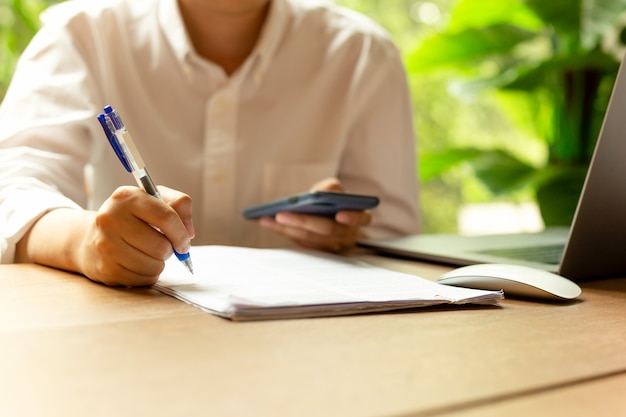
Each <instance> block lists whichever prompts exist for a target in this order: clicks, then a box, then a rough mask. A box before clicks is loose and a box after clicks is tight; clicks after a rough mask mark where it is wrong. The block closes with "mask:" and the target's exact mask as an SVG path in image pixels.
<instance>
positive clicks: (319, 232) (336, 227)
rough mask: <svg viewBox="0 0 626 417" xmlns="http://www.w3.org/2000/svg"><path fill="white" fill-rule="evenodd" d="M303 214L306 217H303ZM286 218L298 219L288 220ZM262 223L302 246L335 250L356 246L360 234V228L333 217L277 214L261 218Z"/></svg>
mask: <svg viewBox="0 0 626 417" xmlns="http://www.w3.org/2000/svg"><path fill="white" fill-rule="evenodd" d="M302 216H304V217H305V218H304V219H303V218H302ZM307 217H311V219H308V220H310V222H309V223H307V222H306V220H307V219H306V218H307ZM286 219H290V220H296V219H297V220H298V221H286ZM281 220H282V223H281V222H280V221H281ZM303 220H304V222H303ZM261 225H262V226H263V227H265V228H268V229H271V230H273V231H275V232H277V233H280V234H282V235H284V236H286V237H288V238H290V239H291V240H293V241H296V242H297V243H298V244H300V245H301V246H304V247H307V248H314V249H321V250H330V251H334V252H336V251H339V250H341V249H343V248H346V247H352V246H354V245H355V243H356V239H357V237H358V236H359V229H358V228H354V227H348V226H345V225H340V224H338V223H335V222H334V221H332V219H328V218H323V217H319V216H306V215H293V216H292V215H291V214H290V215H289V216H287V215H285V216H278V215H277V216H276V218H271V217H264V218H262V219H261ZM312 225H314V226H312Z"/></svg>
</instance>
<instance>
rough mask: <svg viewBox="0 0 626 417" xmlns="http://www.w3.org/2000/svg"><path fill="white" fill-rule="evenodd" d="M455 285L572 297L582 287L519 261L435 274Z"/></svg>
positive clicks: (520, 294)
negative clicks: (513, 263) (440, 274)
mask: <svg viewBox="0 0 626 417" xmlns="http://www.w3.org/2000/svg"><path fill="white" fill-rule="evenodd" d="M437 282H438V283H440V284H446V285H455V286H457V287H467V288H477V289H483V290H493V291H497V290H502V291H504V295H505V296H507V295H511V296H522V297H538V298H545V299H551V300H571V299H574V298H576V297H578V296H579V295H580V294H581V292H582V290H581V289H580V287H579V286H578V285H577V284H576V283H574V282H572V281H570V280H569V279H567V278H565V277H562V276H560V275H557V274H554V273H552V272H548V271H543V270H541V269H536V268H531V267H528V266H521V265H508V264H477V265H469V266H463V267H461V268H457V269H454V270H452V271H450V272H447V273H445V274H443V275H442V276H440V277H439V278H437Z"/></svg>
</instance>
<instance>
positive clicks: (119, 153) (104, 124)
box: [98, 114, 132, 172]
mask: <svg viewBox="0 0 626 417" xmlns="http://www.w3.org/2000/svg"><path fill="white" fill-rule="evenodd" d="M98 121H99V122H100V125H101V126H102V130H104V134H105V135H106V137H107V139H108V140H109V143H110V144H111V147H112V148H113V150H114V151H115V155H117V157H118V158H119V160H120V162H121V163H122V165H123V166H124V169H126V171H128V172H132V168H131V167H130V165H129V163H128V160H127V159H126V155H124V151H123V150H122V148H121V146H120V143H119V142H118V140H117V137H116V136H115V133H114V132H112V131H111V128H110V127H109V124H108V123H107V116H105V115H104V114H100V115H98ZM108 121H109V122H110V119H109V120H108Z"/></svg>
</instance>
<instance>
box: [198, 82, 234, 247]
mask: <svg viewBox="0 0 626 417" xmlns="http://www.w3.org/2000/svg"><path fill="white" fill-rule="evenodd" d="M237 97H238V88H237V85H236V84H235V83H229V84H226V85H225V86H223V87H222V88H219V89H218V90H216V91H215V93H214V94H212V96H211V97H210V98H209V100H208V101H207V104H206V110H205V124H204V132H205V133H204V171H203V177H204V178H203V179H204V181H203V183H204V187H205V192H204V193H203V195H204V200H203V215H204V222H203V223H204V224H205V226H206V228H207V230H206V232H207V233H208V234H207V236H209V237H210V240H212V241H220V242H224V244H228V243H231V242H233V239H234V237H233V235H234V232H233V231H234V224H235V222H236V220H238V218H236V217H235V216H237V213H236V212H235V211H236V210H235V192H236V189H237V187H236V180H237V178H236V172H235V154H236V145H237V144H236V125H237V123H236V122H237V108H238V106H237Z"/></svg>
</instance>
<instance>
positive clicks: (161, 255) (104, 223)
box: [75, 187, 195, 286]
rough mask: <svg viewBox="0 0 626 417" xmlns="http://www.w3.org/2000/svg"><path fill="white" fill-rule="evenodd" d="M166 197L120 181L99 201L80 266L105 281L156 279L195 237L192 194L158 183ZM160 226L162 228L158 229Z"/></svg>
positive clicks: (127, 282)
mask: <svg viewBox="0 0 626 417" xmlns="http://www.w3.org/2000/svg"><path fill="white" fill-rule="evenodd" d="M159 191H160V193H161V196H162V197H163V200H164V202H163V201H160V200H159V199H157V198H155V197H153V196H151V195H149V194H147V193H146V192H145V191H143V190H141V189H139V188H137V187H120V188H118V189H117V190H115V191H114V192H113V194H112V195H111V197H109V198H108V199H107V200H106V201H105V202H104V203H103V204H102V206H101V207H100V209H99V210H98V212H97V213H96V214H95V216H94V217H93V221H92V222H90V224H89V226H88V227H87V230H86V231H85V234H84V236H83V238H82V241H81V242H80V244H79V246H78V248H77V251H76V254H75V256H76V263H77V265H78V269H79V272H82V273H83V274H84V275H86V276H87V277H88V278H90V279H92V280H94V281H98V282H102V283H104V284H106V285H126V286H144V285H151V284H154V283H155V282H156V281H157V279H158V277H159V274H160V273H161V271H162V270H163V268H164V265H165V260H167V259H168V258H169V257H170V256H171V255H172V247H174V248H175V249H176V251H178V252H179V253H187V252H188V251H189V248H190V244H191V243H190V241H191V239H192V238H193V237H194V234H195V233H194V229H193V224H192V220H191V197H189V196H188V195H186V194H183V193H180V192H178V191H175V190H172V189H169V188H166V187H159ZM157 229H158V230H157Z"/></svg>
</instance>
